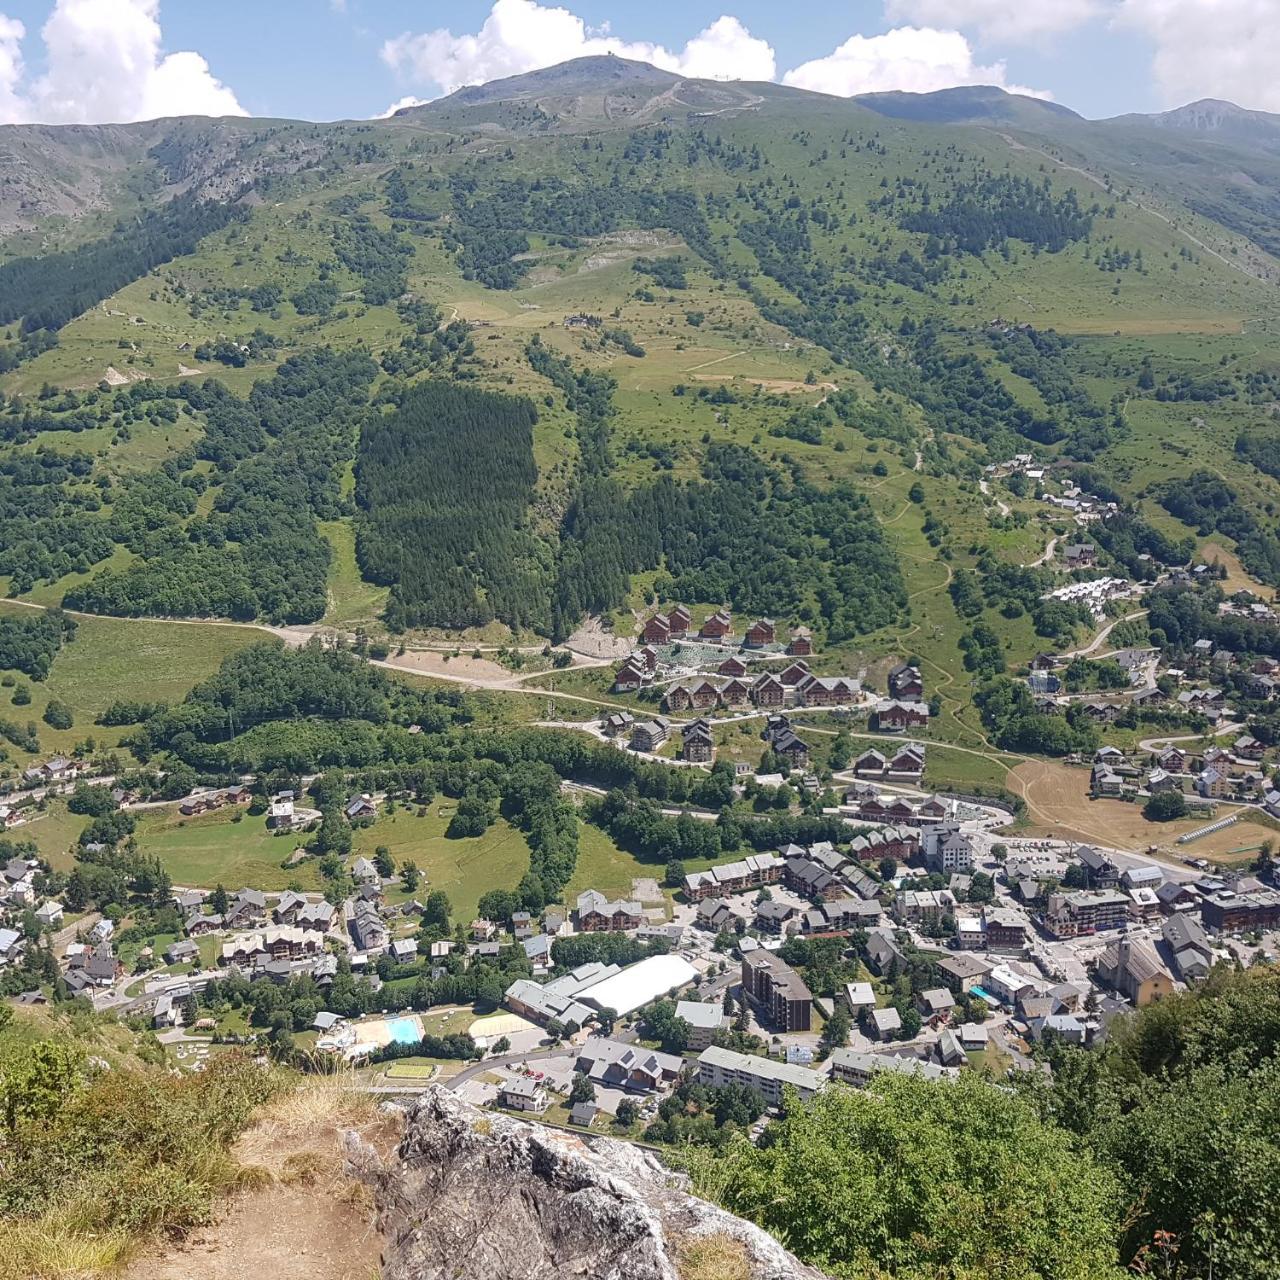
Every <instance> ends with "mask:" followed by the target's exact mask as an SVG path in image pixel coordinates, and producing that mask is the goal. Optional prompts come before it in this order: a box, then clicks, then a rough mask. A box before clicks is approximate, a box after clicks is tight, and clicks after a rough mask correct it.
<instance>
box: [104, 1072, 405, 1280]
mask: <svg viewBox="0 0 1280 1280" xmlns="http://www.w3.org/2000/svg"><path fill="white" fill-rule="evenodd" d="M326 1092H327V1094H330V1095H334V1094H339V1090H338V1089H337V1088H336V1087H334V1086H329V1088H328V1090H327V1091H321V1094H320V1098H319V1100H318V1101H316V1100H313V1099H311V1098H310V1093H311V1091H310V1090H307V1091H304V1092H303V1093H302V1094H300V1095H298V1097H297V1098H295V1099H289V1100H286V1101H285V1102H283V1103H282V1104H280V1105H279V1106H273V1107H269V1108H268V1109H267V1112H266V1114H265V1116H264V1118H263V1119H262V1120H261V1121H260V1122H259V1123H258V1124H257V1125H256V1126H255V1127H254V1128H253V1129H251V1130H250V1131H249V1132H248V1133H247V1134H246V1135H245V1136H244V1137H243V1138H242V1139H241V1140H240V1142H239V1143H238V1144H237V1146H236V1149H235V1155H236V1157H237V1159H238V1160H239V1161H240V1162H241V1164H242V1165H243V1166H244V1167H245V1168H247V1169H251V1170H254V1171H255V1174H254V1177H253V1178H252V1179H251V1180H249V1181H248V1182H247V1187H248V1189H246V1190H245V1191H243V1192H240V1193H238V1194H236V1195H233V1196H232V1197H230V1198H229V1199H228V1200H227V1201H225V1202H224V1204H223V1205H222V1209H221V1213H220V1215H219V1216H218V1218H217V1219H216V1220H215V1221H214V1222H213V1223H211V1224H210V1225H209V1226H207V1227H205V1228H203V1229H201V1230H199V1231H196V1232H194V1233H192V1235H190V1236H189V1237H187V1239H186V1240H184V1241H182V1242H181V1243H180V1244H177V1245H168V1246H161V1247H159V1248H157V1250H156V1251H155V1252H154V1253H152V1254H150V1255H148V1256H144V1257H141V1258H139V1259H138V1260H137V1261H135V1262H134V1263H133V1264H132V1265H131V1266H129V1267H127V1268H126V1269H125V1271H124V1273H123V1280H197V1278H198V1280H244V1278H245V1277H266V1278H268V1280H370V1277H371V1276H377V1275H378V1274H380V1271H379V1264H380V1255H381V1239H380V1237H379V1235H378V1233H377V1231H376V1230H375V1228H374V1222H373V1206H372V1201H371V1198H370V1197H369V1195H368V1193H367V1191H366V1189H365V1188H364V1187H363V1186H361V1185H360V1184H357V1183H354V1182H351V1181H350V1180H348V1178H347V1177H346V1176H345V1175H344V1173H343V1169H342V1152H341V1140H342V1133H343V1131H344V1130H345V1129H347V1128H352V1129H356V1130H357V1131H358V1132H360V1134H361V1136H363V1137H365V1138H366V1139H367V1140H369V1141H370V1142H371V1143H372V1145H373V1146H374V1147H375V1148H376V1149H377V1150H379V1151H381V1152H385V1151H386V1150H388V1149H389V1147H390V1145H391V1143H392V1142H393V1141H394V1136H395V1128H396V1126H395V1125H394V1122H392V1121H390V1120H388V1119H386V1118H383V1117H379V1116H377V1114H376V1112H375V1110H374V1107H373V1105H372V1103H371V1101H370V1100H369V1099H368V1098H367V1097H365V1096H364V1095H361V1094H358V1093H350V1092H346V1091H342V1093H341V1094H340V1095H339V1096H338V1097H334V1098H330V1097H326V1096H325V1095H326ZM255 1182H260V1183H261V1185H256V1186H255V1185H254V1183H255Z"/></svg>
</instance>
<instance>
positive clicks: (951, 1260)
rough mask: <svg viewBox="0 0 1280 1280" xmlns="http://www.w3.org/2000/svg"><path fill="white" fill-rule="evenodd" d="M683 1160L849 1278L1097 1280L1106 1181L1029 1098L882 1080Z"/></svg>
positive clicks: (1114, 1212)
mask: <svg viewBox="0 0 1280 1280" xmlns="http://www.w3.org/2000/svg"><path fill="white" fill-rule="evenodd" d="M685 1162H686V1163H687V1165H688V1166H689V1168H690V1170H691V1172H692V1173H693V1176H694V1181H695V1186H696V1187H697V1189H698V1190H699V1192H701V1194H703V1195H707V1196H709V1197H710V1198H712V1199H714V1200H717V1201H719V1202H720V1203H721V1204H723V1205H724V1206H725V1207H726V1208H729V1209H731V1210H732V1211H733V1212H735V1213H738V1214H741V1215H743V1216H744V1217H747V1218H751V1219H753V1220H754V1221H756V1222H758V1223H760V1225H761V1226H763V1227H765V1228H766V1229H767V1230H769V1231H770V1232H772V1233H773V1234H774V1235H776V1236H777V1237H778V1238H779V1239H780V1240H782V1241H783V1243H784V1244H786V1245H787V1246H788V1247H789V1248H790V1249H792V1250H793V1251H795V1252H796V1253H798V1254H799V1255H800V1256H801V1257H802V1258H804V1259H805V1260H806V1261H808V1262H812V1263H814V1264H815V1265H816V1266H819V1267H821V1268H822V1269H823V1270H824V1271H825V1272H828V1273H829V1274H831V1275H834V1276H846V1277H849V1278H850V1280H855V1278H858V1280H860V1278H861V1277H863V1276H868V1275H887V1276H892V1277H894V1280H975V1278H976V1277H979V1276H984V1277H985V1276H1001V1277H1006V1278H1007V1280H1082V1278H1084V1277H1088V1280H1102V1278H1103V1277H1114V1278H1115V1280H1119V1277H1120V1275H1121V1274H1122V1272H1121V1271H1120V1269H1119V1267H1118V1266H1116V1265H1115V1248H1116V1245H1115V1242H1116V1238H1117V1235H1118V1233H1119V1230H1120V1216H1119V1207H1120V1197H1119V1194H1118V1187H1117V1182H1116V1180H1115V1177H1114V1175H1113V1174H1111V1172H1110V1171H1109V1170H1108V1169H1107V1168H1106V1167H1105V1166H1103V1165H1102V1164H1101V1163H1100V1162H1099V1161H1097V1160H1095V1159H1094V1158H1092V1157H1091V1156H1090V1155H1089V1154H1088V1153H1085V1152H1081V1151H1079V1150H1077V1149H1076V1145H1075V1143H1074V1142H1073V1141H1072V1139H1071V1137H1070V1135H1069V1134H1067V1133H1064V1132H1063V1131H1062V1130H1061V1129H1059V1128H1057V1127H1056V1126H1055V1125H1053V1124H1052V1123H1050V1122H1048V1121H1046V1120H1044V1119H1042V1118H1041V1117H1040V1116H1039V1115H1038V1114H1037V1111H1036V1109H1035V1108H1034V1107H1033V1106H1032V1105H1030V1104H1029V1103H1027V1102H1025V1101H1021V1100H1018V1099H1014V1098H1010V1097H1008V1096H1007V1095H1006V1094H1005V1093H1004V1092H1002V1091H1000V1090H998V1089H994V1088H992V1087H991V1085H990V1084H989V1083H987V1082H986V1081H984V1080H982V1079H980V1078H979V1077H977V1076H974V1075H968V1076H964V1077H962V1078H961V1079H960V1080H959V1081H957V1082H954V1083H949V1084H930V1083H927V1082H924V1081H921V1080H918V1079H916V1078H914V1077H907V1076H901V1075H896V1074H894V1073H890V1072H885V1073H883V1074H881V1075H879V1076H877V1077H876V1079H875V1080H874V1081H873V1082H872V1083H871V1085H870V1086H869V1087H868V1088H867V1089H865V1090H854V1089H850V1088H846V1087H841V1086H834V1087H830V1088H828V1089H826V1090H824V1091H823V1092H822V1093H820V1094H819V1095H818V1096H817V1097H816V1098H814V1100H813V1101H812V1102H809V1103H806V1104H804V1105H797V1104H796V1103H794V1102H792V1103H789V1104H788V1106H787V1113H786V1116H785V1118H784V1119H783V1120H781V1121H780V1122H779V1123H778V1124H777V1126H776V1127H775V1128H774V1129H773V1130H772V1131H771V1132H770V1138H769V1141H768V1142H767V1143H764V1144H762V1145H761V1146H759V1147H753V1146H751V1145H750V1144H749V1143H748V1142H746V1141H743V1140H739V1141H737V1142H736V1143H734V1144H733V1145H732V1146H730V1147H728V1149H727V1150H725V1151H724V1152H723V1154H721V1155H720V1156H718V1157H717V1158H710V1157H709V1156H704V1155H703V1154H702V1153H701V1152H699V1151H696V1150H695V1151H691V1152H690V1153H689V1154H688V1155H687V1156H686V1157H685Z"/></svg>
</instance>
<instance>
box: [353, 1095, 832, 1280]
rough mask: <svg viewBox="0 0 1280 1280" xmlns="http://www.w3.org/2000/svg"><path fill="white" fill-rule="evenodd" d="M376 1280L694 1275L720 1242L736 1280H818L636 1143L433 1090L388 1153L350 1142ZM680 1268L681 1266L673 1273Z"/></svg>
mask: <svg viewBox="0 0 1280 1280" xmlns="http://www.w3.org/2000/svg"><path fill="white" fill-rule="evenodd" d="M349 1163H350V1165H351V1167H352V1169H353V1171H354V1172H356V1173H357V1174H358V1176H360V1177H361V1178H362V1179H364V1180H365V1181H366V1182H368V1183H369V1184H370V1185H371V1186H372V1187H373V1189H374V1195H375V1199H376V1201H377V1205H378V1215H379V1228H380V1230H381V1233H382V1238H383V1242H384V1244H383V1259H384V1264H383V1277H384V1280H445V1278H446V1277H447V1278H448V1280H561V1278H562V1277H563V1278H566V1280H567V1278H568V1277H589V1278H590V1280H691V1276H692V1274H693V1273H694V1272H695V1271H696V1272H697V1276H698V1278H699V1280H702V1278H703V1277H708V1276H710V1275H712V1272H709V1271H708V1270H707V1269H706V1265H705V1259H704V1260H703V1261H701V1262H699V1263H695V1262H694V1261H692V1260H693V1259H694V1258H695V1256H696V1255H697V1254H698V1253H699V1245H698V1244H697V1242H698V1241H703V1244H702V1245H701V1252H703V1253H704V1254H705V1253H706V1251H707V1250H708V1249H709V1248H710V1245H708V1244H707V1243H706V1241H707V1240H708V1238H710V1239H712V1240H713V1241H714V1243H715V1245H716V1247H717V1248H723V1249H724V1250H725V1252H726V1254H727V1255H728V1257H729V1258H730V1260H731V1262H730V1263H727V1264H726V1273H727V1272H728V1271H732V1272H733V1273H734V1276H735V1278H740V1280H820V1276H819V1273H818V1272H816V1271H814V1270H813V1269H812V1268H810V1267H807V1266H805V1265H804V1264H803V1263H801V1262H799V1261H798V1260H797V1259H796V1258H794V1257H793V1256H792V1255H791V1254H790V1253H788V1252H787V1251H786V1250H785V1249H784V1248H783V1247H782V1246H781V1245H780V1244H778V1242H777V1241H776V1240H774V1239H773V1237H772V1236H770V1235H768V1234H766V1233H765V1232H763V1231H761V1230H760V1229H759V1228H758V1227H755V1226H753V1225H752V1224H751V1223H748V1222H744V1221H743V1220H742V1219H740V1218H736V1217H734V1216H733V1215H732V1214H729V1213H726V1212H724V1210H722V1209H718V1208H716V1207H715V1206H714V1205H711V1204H708V1203H707V1202H706V1201H703V1200H699V1199H697V1198H696V1197H695V1196H692V1195H690V1194H689V1192H688V1191H687V1190H686V1189H685V1185H684V1182H683V1180H682V1179H681V1178H680V1177H678V1176H677V1175H674V1174H672V1173H671V1172H670V1171H669V1170H667V1169H665V1168H664V1167H663V1166H662V1165H661V1164H660V1163H659V1162H658V1161H657V1160H656V1159H655V1158H654V1157H653V1156H652V1155H650V1154H649V1153H647V1152H645V1151H642V1150H641V1149H639V1148H638V1147H635V1146H632V1145H630V1144H628V1143H625V1142H618V1141H614V1140H611V1139H598V1140H597V1139H593V1140H592V1141H591V1142H590V1143H588V1142H586V1141H585V1140H584V1139H582V1138H579V1137H577V1136H576V1135H574V1134H570V1133H564V1132H562V1131H560V1130H556V1129H552V1128H547V1127H543V1126H541V1125H537V1124H531V1123H527V1122H525V1121H522V1120H516V1119H514V1118H511V1117H508V1116H505V1115H501V1114H497V1113H491V1112H485V1111H480V1110H478V1109H477V1108H475V1107H473V1106H471V1105H470V1104H468V1103H465V1102H463V1101H461V1100H460V1099H459V1098H457V1097H456V1096H455V1095H454V1094H452V1093H450V1092H449V1091H448V1090H446V1089H444V1088H441V1087H440V1086H434V1087H433V1088H432V1089H431V1090H430V1092H429V1093H427V1094H426V1095H425V1096H424V1097H423V1098H422V1099H421V1100H420V1101H418V1102H417V1103H415V1104H414V1106H413V1107H412V1109H411V1110H410V1111H409V1112H408V1114H407V1117H406V1121H405V1130H404V1136H403V1138H402V1139H401V1141H400V1144H399V1146H398V1148H397V1150H396V1152H395V1155H394V1156H393V1157H392V1159H391V1160H390V1161H387V1162H383V1161H380V1160H379V1159H378V1158H377V1156H376V1155H375V1154H374V1153H373V1152H372V1151H371V1150H369V1149H368V1148H365V1147H362V1146H361V1145H360V1144H359V1142H358V1141H357V1140H354V1139H353V1141H352V1144H351V1146H350V1150H349ZM682 1267H683V1271H682Z"/></svg>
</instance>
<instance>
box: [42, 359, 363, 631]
mask: <svg viewBox="0 0 1280 1280" xmlns="http://www.w3.org/2000/svg"><path fill="white" fill-rule="evenodd" d="M376 373H377V366H376V365H375V364H374V363H373V361H372V360H371V359H370V358H369V357H368V356H367V355H364V354H363V353H361V352H346V353H341V354H339V353H335V352H332V351H328V350H324V349H321V350H316V351H311V352H307V353H306V354H304V355H300V356H294V357H292V358H291V359H289V360H288V361H286V362H285V363H284V364H283V365H281V366H280V369H279V370H278V372H277V373H276V374H275V376H274V377H272V378H270V379H269V380H267V381H265V382H258V383H255V385H254V388H253V390H252V391H251V392H250V394H249V398H248V400H247V401H241V400H238V399H236V398H235V397H234V396H231V395H229V394H228V393H227V392H226V391H225V390H224V389H223V388H221V387H216V386H214V387H210V388H209V389H208V391H207V395H206V396H204V397H202V399H201V400H200V404H201V407H203V409H204V412H205V415H206V431H205V438H204V440H202V441H201V442H200V444H199V445H198V446H197V450H196V452H197V453H198V454H199V455H200V456H203V457H207V458H209V459H210V460H211V461H214V462H215V463H216V464H217V465H218V466H219V467H220V468H221V469H223V470H224V472H225V473H226V476H225V480H224V482H223V484H222V487H221V491H220V493H219V495H218V497H217V499H216V500H215V502H214V509H213V511H212V512H211V513H210V514H209V515H208V516H204V517H197V518H195V519H187V517H189V516H190V515H191V512H192V511H193V510H194V495H193V493H192V491H191V489H190V488H189V487H186V486H184V485H182V484H179V483H177V482H176V480H175V478H174V477H173V475H172V474H171V472H166V471H163V470H162V471H161V472H160V473H159V476H158V477H151V478H150V479H151V482H152V484H156V483H159V478H161V477H168V479H169V482H170V485H169V488H170V490H172V491H173V493H174V501H173V502H172V503H170V507H171V510H170V511H169V512H168V513H167V514H166V515H163V516H161V526H160V527H159V528H146V527H145V526H144V527H140V528H139V529H138V530H137V532H136V534H135V533H131V532H129V531H128V530H126V529H123V528H122V529H120V531H119V536H120V540H121V541H122V542H124V543H125V545H127V546H129V548H130V549H131V550H133V551H135V552H137V553H138V555H139V556H140V557H142V560H141V561H140V562H139V563H138V564H136V565H133V566H131V567H129V568H126V569H123V570H108V571H104V572H102V573H100V574H98V575H97V576H96V577H94V578H93V579H91V580H90V581H89V582H87V583H85V584H84V585H83V586H80V587H77V588H74V589H72V590H71V591H69V592H68V593H67V595H66V597H65V602H66V604H67V605H68V606H69V607H71V608H75V609H82V610H85V611H86V612H89V613H108V614H124V615H126V616H130V617H137V616H142V615H147V614H159V615H166V616H173V617H185V618H189V617H202V616H203V617H218V616H222V617H230V618H238V619H245V620H247V619H251V618H257V617H267V618H270V619H271V620H273V621H276V622H292V623H297V622H314V621H316V620H317V619H318V618H320V617H321V616H323V614H324V611H325V608H326V605H327V597H326V585H327V582H326V580H327V575H328V570H329V560H330V554H331V553H330V550H329V544H328V543H327V542H326V541H325V540H324V539H323V538H322V537H321V536H320V533H319V531H318V529H317V528H316V521H317V519H325V520H328V519H334V518H335V517H336V516H338V515H339V514H340V512H341V510H342V506H341V499H340V494H339V476H338V471H339V468H340V467H341V466H342V465H343V464H344V463H347V462H349V461H350V460H351V458H352V454H353V447H352V442H353V435H354V430H355V424H356V423H357V422H358V421H359V420H360V418H361V417H362V416H363V414H364V413H365V412H366V408H365V405H366V400H367V396H368V389H369V384H370V383H371V382H372V381H373V378H374V375H375V374H376ZM192 461H194V459H192ZM166 465H168V466H170V467H171V469H172V464H166ZM181 495H185V501H183V502H181V503H179V501H178V499H179V497H180V496H181ZM162 501H163V499H162ZM154 506H155V502H154V501H153V502H152V503H151V504H150V506H149V507H148V510H150V509H152V508H153V507H154ZM119 518H120V517H119V515H118V514H117V517H116V519H117V521H118V520H119ZM147 523H150V521H148V522H147ZM102 554H103V555H105V554H106V552H105V551H104V552H103V553H102Z"/></svg>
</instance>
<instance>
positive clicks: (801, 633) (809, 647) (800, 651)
mask: <svg viewBox="0 0 1280 1280" xmlns="http://www.w3.org/2000/svg"><path fill="white" fill-rule="evenodd" d="M787 653H788V654H789V655H790V656H791V657H793V658H808V657H810V656H811V655H812V653H813V635H812V633H811V632H810V631H809V628H808V627H796V628H795V630H793V631H792V632H791V639H790V640H789V641H788V642H787Z"/></svg>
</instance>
